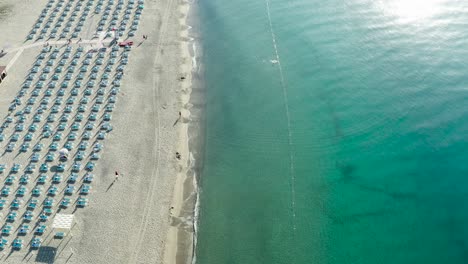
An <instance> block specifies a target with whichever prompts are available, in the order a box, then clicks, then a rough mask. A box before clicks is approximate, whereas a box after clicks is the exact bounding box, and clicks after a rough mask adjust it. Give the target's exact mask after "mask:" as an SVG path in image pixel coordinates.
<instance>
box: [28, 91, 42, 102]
mask: <svg viewBox="0 0 468 264" xmlns="http://www.w3.org/2000/svg"><path fill="white" fill-rule="evenodd" d="M40 93H41V90H40V89H34V91H32V93H31V96H34V97H38V96H39V94H40ZM36 100H37V99H36V98H29V100H28V105H33V104H34V103H35V102H36Z"/></svg>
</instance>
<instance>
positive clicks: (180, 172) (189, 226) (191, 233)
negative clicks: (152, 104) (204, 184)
mask: <svg viewBox="0 0 468 264" xmlns="http://www.w3.org/2000/svg"><path fill="white" fill-rule="evenodd" d="M192 4H193V3H189V2H188V1H183V2H182V3H181V4H180V5H179V8H178V10H179V12H180V15H181V17H180V19H179V24H180V29H181V30H180V52H181V61H182V63H181V65H180V75H181V76H183V77H184V79H183V80H180V83H181V85H180V91H181V92H180V94H179V98H178V101H179V103H180V105H181V110H180V114H181V115H180V120H179V122H178V124H177V125H178V126H179V128H178V129H177V134H178V142H176V149H177V151H178V152H179V153H180V155H181V158H180V160H179V161H178V162H177V164H176V170H177V174H176V181H175V184H174V190H173V196H172V203H171V208H170V215H169V218H170V226H169V229H168V231H167V238H166V242H165V246H164V247H165V248H164V259H163V263H166V264H172V263H177V264H179V263H180V264H182V263H187V264H188V263H192V262H193V261H194V254H195V245H196V226H195V224H196V217H197V213H196V210H195V209H196V204H197V203H198V185H197V179H196V177H195V175H194V174H191V173H190V171H191V169H192V168H193V163H194V162H195V160H194V157H193V155H192V153H191V152H190V142H189V141H190V138H189V126H190V122H192V119H191V114H192V113H191V111H190V108H191V104H190V102H191V96H190V95H191V93H192V86H193V80H192V79H193V73H194V71H195V70H196V67H197V65H196V59H197V58H196V54H195V52H196V50H195V49H196V47H195V45H196V44H195V42H194V39H193V38H191V37H190V32H189V31H190V29H191V27H190V26H189V25H188V24H189V23H188V19H189V13H190V12H191V9H192Z"/></svg>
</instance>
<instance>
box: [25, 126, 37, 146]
mask: <svg viewBox="0 0 468 264" xmlns="http://www.w3.org/2000/svg"><path fill="white" fill-rule="evenodd" d="M30 128H31V127H30ZM33 130H34V131H35V130H37V127H36V128H34V129H33ZM33 130H31V129H30V130H29V131H32V132H34V131H33ZM33 136H34V135H33V133H31V132H29V133H27V134H26V135H25V136H24V140H25V141H31V140H32V138H33ZM28 144H29V142H28ZM28 147H29V146H28Z"/></svg>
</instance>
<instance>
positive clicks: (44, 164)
mask: <svg viewBox="0 0 468 264" xmlns="http://www.w3.org/2000/svg"><path fill="white" fill-rule="evenodd" d="M39 171H40V172H47V171H49V166H47V164H46V163H43V164H41V167H40V168H39Z"/></svg>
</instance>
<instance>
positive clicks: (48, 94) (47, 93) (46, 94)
mask: <svg viewBox="0 0 468 264" xmlns="http://www.w3.org/2000/svg"><path fill="white" fill-rule="evenodd" d="M52 83H53V82H51V83H50V84H52ZM50 84H49V85H50ZM54 85H55V84H54ZM52 88H53V87H52ZM52 93H53V92H52V89H47V90H46V91H45V93H44V95H45V96H47V97H51V96H52ZM47 103H49V100H47Z"/></svg>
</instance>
